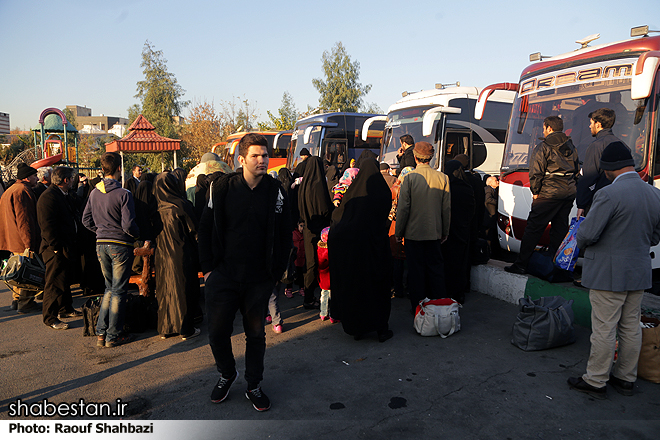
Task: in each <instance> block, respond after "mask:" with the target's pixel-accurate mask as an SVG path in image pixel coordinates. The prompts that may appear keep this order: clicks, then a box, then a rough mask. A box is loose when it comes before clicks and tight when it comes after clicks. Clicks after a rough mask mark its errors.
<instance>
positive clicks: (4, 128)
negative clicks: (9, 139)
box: [0, 113, 10, 134]
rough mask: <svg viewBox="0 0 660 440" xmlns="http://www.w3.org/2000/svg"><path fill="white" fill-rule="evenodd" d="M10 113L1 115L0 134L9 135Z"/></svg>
mask: <svg viewBox="0 0 660 440" xmlns="http://www.w3.org/2000/svg"><path fill="white" fill-rule="evenodd" d="M9 130H10V128H9V113H0V134H9Z"/></svg>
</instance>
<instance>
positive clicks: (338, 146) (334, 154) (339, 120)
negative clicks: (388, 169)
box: [287, 112, 385, 170]
mask: <svg viewBox="0 0 660 440" xmlns="http://www.w3.org/2000/svg"><path fill="white" fill-rule="evenodd" d="M383 116H384V115H375V114H370V113H347V112H334V113H322V114H318V115H312V116H308V117H306V118H303V119H300V120H298V121H297V122H296V125H295V127H294V129H293V135H292V136H291V148H290V150H289V155H288V159H287V168H289V169H291V170H293V169H295V167H296V166H297V165H298V164H299V163H300V151H301V150H302V149H303V148H307V149H308V150H309V153H310V154H311V155H312V156H319V157H322V158H328V159H329V162H330V163H332V164H333V165H336V166H339V167H341V166H342V165H343V164H344V163H345V162H346V161H347V160H349V161H350V160H351V159H356V160H357V159H358V158H359V157H360V155H361V154H362V152H363V151H364V150H367V149H368V150H371V151H372V152H373V153H374V154H376V156H378V154H379V153H380V143H381V138H382V136H383V127H384V126H385V123H384V122H375V123H373V124H372V127H371V128H369V129H368V130H367V131H366V132H365V131H363V125H364V123H365V121H367V120H369V119H371V118H374V117H383Z"/></svg>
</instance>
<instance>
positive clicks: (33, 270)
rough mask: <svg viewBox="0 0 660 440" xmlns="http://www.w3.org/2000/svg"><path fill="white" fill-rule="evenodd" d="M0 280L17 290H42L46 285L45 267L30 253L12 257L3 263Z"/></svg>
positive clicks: (37, 257) (36, 255)
mask: <svg viewBox="0 0 660 440" xmlns="http://www.w3.org/2000/svg"><path fill="white" fill-rule="evenodd" d="M0 280H2V281H4V282H5V283H7V284H9V285H10V286H13V287H17V288H19V289H37V290H42V289H43V288H44V286H45V285H46V265H44V262H43V261H41V258H40V257H39V255H38V254H35V253H34V252H31V251H25V252H24V253H23V254H22V255H12V256H11V257H9V259H7V260H5V261H4V262H3V265H2V270H0Z"/></svg>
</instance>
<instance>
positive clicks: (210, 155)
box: [200, 152, 220, 163]
mask: <svg viewBox="0 0 660 440" xmlns="http://www.w3.org/2000/svg"><path fill="white" fill-rule="evenodd" d="M211 160H215V161H218V160H220V157H219V156H218V155H217V154H215V153H211V152H208V153H204V155H203V156H202V160H201V161H200V163H204V162H209V161H211Z"/></svg>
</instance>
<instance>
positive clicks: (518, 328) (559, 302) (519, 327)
mask: <svg viewBox="0 0 660 440" xmlns="http://www.w3.org/2000/svg"><path fill="white" fill-rule="evenodd" d="M519 305H520V312H519V313H518V316H517V317H516V322H515V324H513V338H512V339H511V343H512V344H513V345H515V346H516V347H518V348H520V349H521V350H524V351H535V350H545V349H547V348H553V347H560V346H562V345H568V344H572V343H574V342H575V329H574V328H573V320H574V317H573V307H572V305H573V300H566V299H564V298H562V297H561V296H544V297H541V298H539V299H535V300H533V301H532V299H531V298H529V297H525V298H520V301H519Z"/></svg>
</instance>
